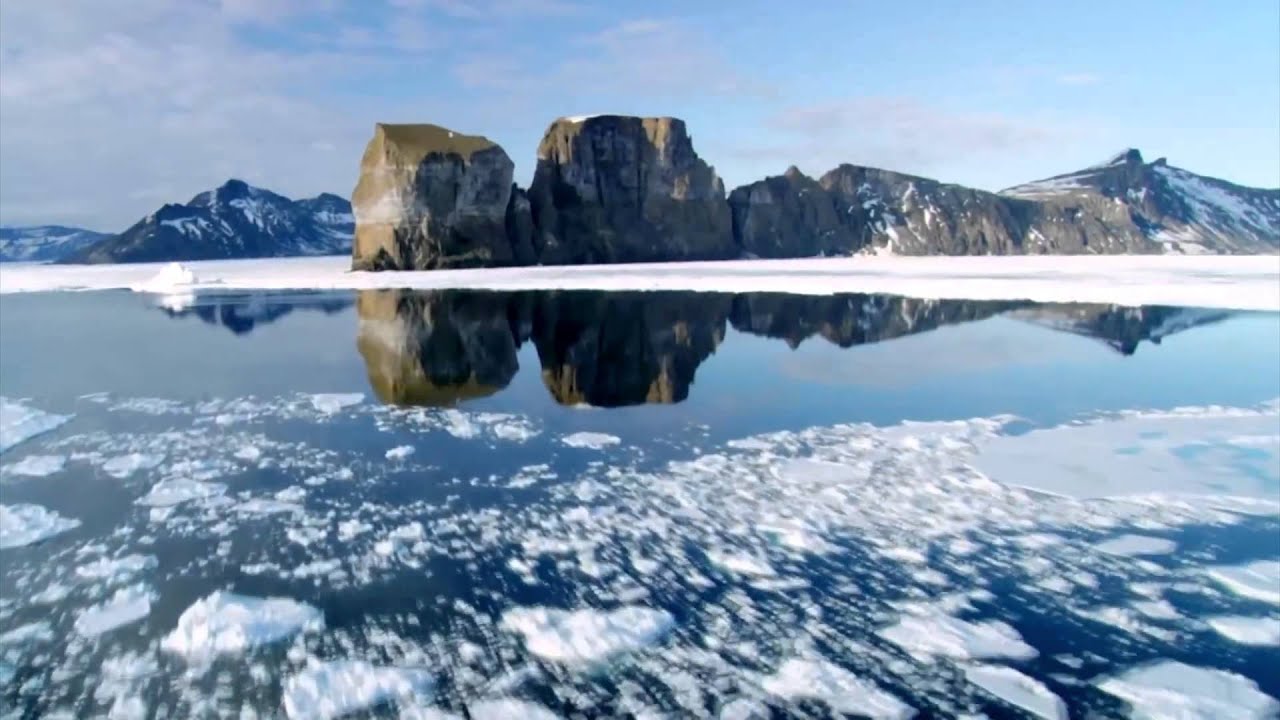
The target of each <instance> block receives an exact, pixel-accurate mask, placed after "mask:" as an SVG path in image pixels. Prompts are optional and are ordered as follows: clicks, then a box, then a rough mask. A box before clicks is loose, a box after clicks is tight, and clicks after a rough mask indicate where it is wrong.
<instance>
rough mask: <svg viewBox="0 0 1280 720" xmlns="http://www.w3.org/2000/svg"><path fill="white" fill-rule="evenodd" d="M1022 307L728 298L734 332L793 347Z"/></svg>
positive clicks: (882, 335) (883, 335)
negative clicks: (816, 340) (821, 339)
mask: <svg viewBox="0 0 1280 720" xmlns="http://www.w3.org/2000/svg"><path fill="white" fill-rule="evenodd" d="M1023 304H1025V303H1013V302H990V301H975V300H921V299H918V298H906V297H896V296H892V295H829V296H809V295H788V294H785V293H747V294H743V295H737V296H735V297H734V299H733V314H732V316H731V318H730V319H731V321H732V322H733V329H734V330H737V331H739V332H745V333H750V334H752V335H763V336H765V337H772V338H780V339H782V340H786V341H787V344H788V345H790V346H791V347H792V348H795V347H798V346H799V345H800V343H801V342H802V341H804V340H805V339H806V338H808V337H810V336H812V335H815V334H817V335H821V336H822V337H824V338H826V339H827V340H830V341H831V342H832V343H834V344H836V345H839V346H840V347H845V348H847V347H852V346H854V345H862V344H865V343H874V342H879V341H881V340H889V339H892V338H896V337H901V336H903V335H911V334H913V333H918V332H924V331H926V330H934V329H936V328H939V327H942V326H943V325H954V324H956V323H963V322H971V321H974V320H982V319H984V318H989V317H991V316H993V315H998V314H1000V313H1002V312H1005V311H1008V310H1010V309H1012V308H1015V307H1019V306H1020V305H1023Z"/></svg>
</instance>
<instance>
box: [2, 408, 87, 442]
mask: <svg viewBox="0 0 1280 720" xmlns="http://www.w3.org/2000/svg"><path fill="white" fill-rule="evenodd" d="M71 418H72V416H71V415H55V414H53V413H49V412H45V411H43V410H37V409H35V408H33V407H30V406H29V405H24V404H23V403H21V402H18V401H16V400H9V399H8V398H4V397H0V453H3V452H5V451H6V450H8V449H9V448H11V447H13V446H15V445H17V444H18V443H20V442H24V441H26V440H30V439H31V438H33V437H35V436H37V435H41V434H43V433H47V432H49V431H51V430H54V429H55V428H58V427H60V426H61V425H62V424H64V423H66V422H67V421H68V420H70V419H71Z"/></svg>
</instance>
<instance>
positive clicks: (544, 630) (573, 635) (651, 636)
mask: <svg viewBox="0 0 1280 720" xmlns="http://www.w3.org/2000/svg"><path fill="white" fill-rule="evenodd" d="M501 624H502V627H503V628H505V629H506V630H509V631H511V632H515V633H517V634H519V635H521V636H523V637H524V642H525V647H527V648H528V649H529V652H531V653H533V654H534V655H537V656H538V657H541V658H543V659H546V660H552V661H556V662H563V663H567V664H577V663H598V662H602V661H605V660H608V659H609V658H611V657H613V656H615V655H618V654H621V653H626V652H631V651H635V650H639V649H640V648H643V647H645V646H647V645H651V644H653V643H655V642H657V641H658V640H660V639H661V638H662V637H663V636H664V635H666V634H667V632H668V631H670V630H671V628H672V627H674V625H675V618H673V617H672V616H671V614H670V613H668V612H666V611H665V610H656V609H653V608H648V607H643V606H639V605H626V606H623V607H620V608H617V609H615V610H594V609H589V608H588V609H582V610H560V609H557V608H547V607H523V608H514V609H511V610H508V611H506V612H505V613H503V615H502V623H501Z"/></svg>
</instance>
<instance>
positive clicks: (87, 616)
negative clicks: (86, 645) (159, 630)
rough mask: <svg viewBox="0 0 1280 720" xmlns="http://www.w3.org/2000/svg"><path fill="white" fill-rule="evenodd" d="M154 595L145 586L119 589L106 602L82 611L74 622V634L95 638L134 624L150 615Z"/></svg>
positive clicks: (138, 585)
mask: <svg viewBox="0 0 1280 720" xmlns="http://www.w3.org/2000/svg"><path fill="white" fill-rule="evenodd" d="M154 599H155V594H154V593H153V592H152V591H151V588H149V587H147V586H146V585H145V584H141V583H139V584H137V585H130V586H128V587H124V588H120V589H119V590H117V591H116V594H115V595H112V596H111V597H110V598H108V599H107V600H106V601H104V602H102V603H100V604H98V605H94V606H92V607H89V608H86V609H85V610H83V611H82V612H81V613H80V614H79V615H78V616H77V617H76V622H75V628H76V632H78V633H80V634H81V635H83V636H85V637H95V636H98V635H101V634H102V633H104V632H107V631H109V630H114V629H116V628H118V627H122V626H124V625H128V624H130V623H135V622H137V621H139V620H141V619H142V618H144V617H146V616H147V615H149V614H151V601H152V600H154Z"/></svg>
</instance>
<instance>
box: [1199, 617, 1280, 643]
mask: <svg viewBox="0 0 1280 720" xmlns="http://www.w3.org/2000/svg"><path fill="white" fill-rule="evenodd" d="M1205 622H1206V623H1208V624H1209V627H1211V628H1213V629H1214V630H1216V631H1218V634H1219V635H1221V636H1223V637H1225V638H1226V639H1228V640H1230V641H1232V642H1238V643H1240V644H1241V645H1259V646H1268V645H1280V618H1268V617H1246V616H1243V615H1221V616H1218V617H1211V618H1208V619H1206V620H1205Z"/></svg>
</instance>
